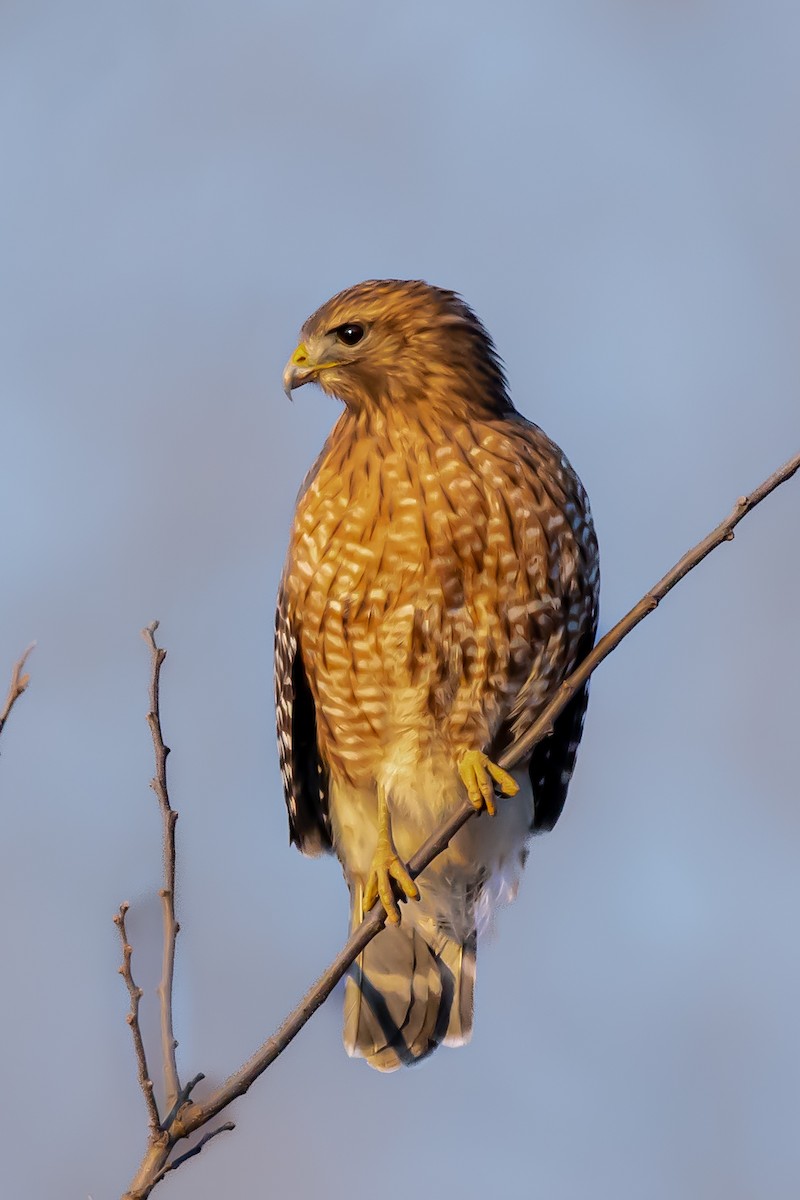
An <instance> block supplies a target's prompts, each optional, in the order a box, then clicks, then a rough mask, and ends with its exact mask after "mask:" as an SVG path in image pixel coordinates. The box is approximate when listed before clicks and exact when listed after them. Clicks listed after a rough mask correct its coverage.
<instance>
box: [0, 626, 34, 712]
mask: <svg viewBox="0 0 800 1200" xmlns="http://www.w3.org/2000/svg"><path fill="white" fill-rule="evenodd" d="M35 645H36V642H31V644H30V646H28V649H27V650H25V651H23V653H22V654H21V655H20V657H19V658H18V659H17V661H16V662H15V663H14V666H13V667H12V668H11V686H10V687H9V689H8V695H7V696H6V702H5V704H4V705H3V708H2V711H0V733H2V732H3V726H4V725H5V723H6V721H7V720H8V718H9V714H10V712H11V710H12V708H13V707H14V705H15V704H16V702H17V700H19V698H20V696H21V695H22V693H23V692H24V691H25V689H26V687H27V686H28V684H29V683H30V679H31V677H30V675H27V674H26V675H23V674H22V672H23V669H24V667H25V663H26V661H27V659H28V655H29V654H30V652H31V650H33V648H34V646H35Z"/></svg>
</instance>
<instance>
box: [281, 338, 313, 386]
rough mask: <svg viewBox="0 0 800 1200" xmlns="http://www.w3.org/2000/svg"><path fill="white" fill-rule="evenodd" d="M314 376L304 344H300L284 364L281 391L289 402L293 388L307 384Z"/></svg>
mask: <svg viewBox="0 0 800 1200" xmlns="http://www.w3.org/2000/svg"><path fill="white" fill-rule="evenodd" d="M315 374H316V367H315V366H314V365H313V363H312V362H311V360H310V358H309V357H308V350H307V349H306V344H305V342H301V343H300V345H299V346H298V347H297V349H296V350H295V352H294V354H293V355H292V357H291V358H290V359H289V361H288V363H287V364H286V369H285V370H284V372H283V390H284V392H285V393H286V395H287V396H288V397H289V399H290V400H291V398H292V392H293V391H294V389H295V388H299V387H302V386H303V384H304V383H308V381H309V380H310V379H313V378H314V376H315Z"/></svg>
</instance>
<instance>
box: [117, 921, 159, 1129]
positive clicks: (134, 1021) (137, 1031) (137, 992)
mask: <svg viewBox="0 0 800 1200" xmlns="http://www.w3.org/2000/svg"><path fill="white" fill-rule="evenodd" d="M128 908H129V905H128V904H127V903H125V904H120V906H119V912H118V913H117V915H116V916H115V917H114V924H115V925H116V927H117V929H118V930H119V936H120V938H121V940H122V966H121V967H120V969H119V973H120V975H121V976H122V978H123V979H124V980H125V985H126V987H127V989H128V992H129V994H130V998H131V1007H130V1012H129V1013H128V1016H127V1017H126V1020H127V1022H128V1024H129V1025H130V1027H131V1036H132V1037H133V1049H134V1052H135V1054H136V1067H137V1073H138V1076H139V1087H140V1088H141V1089H142V1094H143V1095H144V1102H145V1105H146V1106H147V1124H148V1126H149V1128H150V1135H151V1137H152V1136H154V1135H155V1134H156V1133H158V1129H159V1125H160V1118H159V1115H158V1105H157V1104H156V1098H155V1096H154V1095H153V1081H152V1079H151V1078H150V1072H149V1071H148V1069H147V1056H146V1054H145V1049H144V1041H143V1039H142V1031H141V1028H140V1027H139V1001H140V1000H141V998H142V989H141V988H140V987H137V986H136V984H135V983H134V981H133V973H132V971H131V958H132V956H133V950H132V948H131V945H130V942H129V941H128V934H127V931H126V929H125V914H126V913H127V911H128Z"/></svg>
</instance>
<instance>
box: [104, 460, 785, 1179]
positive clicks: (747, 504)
mask: <svg viewBox="0 0 800 1200" xmlns="http://www.w3.org/2000/svg"><path fill="white" fill-rule="evenodd" d="M798 469H800V454H797V455H795V457H794V458H792V459H790V461H789V462H787V463H786V464H785V465H784V466H783V467H781V468H780V470H778V471H776V472H775V473H774V474H773V475H771V476H770V477H769V479H767V480H765V481H764V483H762V484H761V485H760V486H759V487H758V488H756V490H755V491H753V492H752V493H751V494H750V495H749V496H744V497H742V498H741V499H740V500H739V501H738V502H737V504H736V506H735V507H734V509H733V511H732V512H731V514H730V515H729V516H728V517H727V518H726V519H725V520H724V521H722V522H721V523H720V525H718V526H717V527H716V529H714V530H712V532H711V533H710V534H708V536H707V537H705V538H704V539H703V540H702V541H701V542H698V544H697V545H696V546H695V547H694V548H693V549H692V550H690V551H689V552H688V553H687V554H685V555H684V556H683V558H681V559H680V560H679V561H678V562H677V563H676V564H675V566H674V567H673V568H672V570H670V571H669V572H667V574H666V575H665V576H664V577H663V579H661V580H660V581H659V582H658V583H657V584H656V585H655V586H654V587H653V588H652V589H651V590H650V591H649V592H648V593H647V594H646V595H645V596H644V597H643V598H642V599H641V600H640V601H639V603H638V604H636V605H635V606H634V607H633V608H632V609H631V610H630V612H629V613H628V614H627V615H626V616H625V617H623V619H622V620H621V621H619V622H618V623H617V624H616V625H615V626H614V628H613V629H612V630H611V631H610V632H609V633H607V634H606V635H605V637H604V638H602V639H601V640H600V641H599V642H598V643H597V646H596V647H595V648H594V650H593V651H592V653H591V654H590V655H589V656H588V657H587V658H586V659H585V660H584V662H583V663H582V664H581V665H580V667H578V669H577V670H576V671H574V672H573V673H572V674H571V675H570V676H569V678H568V679H566V680H565V681H564V683H563V684H562V686H561V687H560V688H559V690H558V692H557V693H556V695H555V696H554V698H553V700H552V701H551V702H550V704H548V705H547V707H546V708H545V709H544V711H543V712H542V714H541V716H540V718H539V720H538V721H537V722H536V724H535V725H534V726H533V728H532V729H531V730H530V731H529V732H528V733H526V735H525V736H524V737H523V738H521V739H519V741H518V742H517V743H516V744H515V745H514V746H512V747H511V748H510V749H509V750H508V751H507V752H506V754H505V755H504V756H503V757H502V758H501V760H500V762H501V765H502V766H503V767H505V768H506V769H509V768H510V767H512V766H514V765H516V764H517V763H519V762H520V761H521V760H522V759H524V758H525V757H526V756H527V755H528V754H529V753H530V751H531V750H532V749H533V746H534V745H535V744H536V743H537V742H538V741H540V740H541V739H542V738H544V737H546V736H547V734H548V733H550V732H551V730H552V727H553V722H554V721H555V719H556V717H557V716H558V715H559V713H560V712H561V711H562V710H563V708H564V707H565V705H566V704H567V703H568V702H569V700H570V698H571V697H572V696H573V695H574V693H575V692H576V691H577V689H578V688H580V687H582V686H583V684H584V683H585V682H586V680H587V679H588V678H589V676H590V675H591V674H592V672H593V671H594V670H595V668H596V667H597V666H599V664H600V663H601V662H602V661H603V660H604V659H605V658H607V657H608V655H609V654H610V653H611V651H612V650H613V649H614V648H615V647H616V646H618V645H619V643H620V642H621V641H622V639H623V638H624V637H626V636H627V634H628V633H630V631H631V630H632V629H633V628H634V626H636V625H637V624H638V623H639V622H640V621H641V620H643V619H644V618H645V617H646V616H647V615H648V614H649V613H651V612H653V611H654V609H655V608H656V607H657V606H658V603H659V601H660V600H661V599H662V598H663V597H664V596H665V595H666V594H667V592H669V591H670V590H671V589H672V588H673V587H674V586H675V584H676V583H678V582H679V581H680V580H681V579H682V578H683V577H684V576H685V575H687V574H688V572H689V571H691V570H692V569H693V568H694V567H696V566H697V565H698V563H700V562H702V560H703V559H704V558H705V557H706V555H708V554H709V553H710V552H711V551H712V550H713V549H714V548H715V547H716V546H718V545H719V544H720V543H721V542H723V541H726V540H727V541H730V540H731V539H732V537H733V530H734V527H735V526H736V525H737V524H738V523H739V521H741V520H742V518H743V517H744V516H745V515H746V514H747V513H748V512H750V511H751V509H753V508H755V507H756V505H757V504H760V503H761V501H762V500H764V499H765V498H766V497H767V496H768V495H769V494H770V493H771V492H772V491H774V490H775V488H777V487H778V486H779V485H780V484H782V483H785V482H786V481H787V480H788V479H790V478H791V477H792V475H794V474H795V472H796V471H797V470H798ZM153 645H154V643H153ZM162 653H163V652H162ZM474 815H475V809H474V808H473V806H472V805H471V804H470V803H469V801H467V800H465V801H463V803H462V804H461V806H460V807H459V808H458V809H457V810H456V811H455V812H454V813H453V814H452V815H451V816H450V817H449V818H448V820H447V821H446V822H444V823H443V824H442V826H441V827H440V828H439V829H438V830H437V831H436V832H435V833H433V834H432V835H431V837H429V838H428V840H427V841H426V842H425V844H424V845H423V846H421V847H420V849H419V850H418V851H417V853H416V854H415V855H414V856H413V857H412V859H411V860H410V862H409V863H408V872H409V874H410V875H411V877H412V878H416V877H417V876H418V875H420V874H421V872H422V871H424V870H425V868H426V867H427V866H429V865H430V863H431V862H432V861H433V860H434V859H435V858H436V857H437V856H438V855H439V854H441V852H442V851H443V850H444V849H445V848H446V847H447V845H448V844H449V842H450V840H451V839H452V838H453V837H454V836H455V834H456V833H457V832H458V831H459V829H461V827H462V826H463V825H465V824H466V823H467V821H469V820H470V818H471V817H473V816H474ZM173 864H174V838H173ZM385 920H386V914H385V912H384V910H383V907H382V905H381V904H380V902H376V904H375V906H373V908H372V909H371V911H370V912H369V913H367V915H366V916H365V918H364V920H363V921H362V923H361V925H360V926H359V927H358V929H356V930H355V932H354V933H353V934H352V935H351V937H350V938H349V939H348V941H347V943H346V945H345V946H344V947H343V949H342V950H341V951H340V953H339V954H338V955H337V956H336V958H335V959H334V961H333V962H332V963H331V965H330V966H329V967H328V969H327V971H325V973H324V974H323V975H322V976H321V977H320V978H319V979H318V980H317V982H316V983H315V984H314V986H313V987H312V988H310V990H309V991H308V992H307V993H306V995H305V996H304V997H303V999H302V1000H301V1001H300V1003H299V1004H298V1005H297V1007H296V1008H295V1009H294V1010H293V1011H292V1012H291V1013H290V1014H289V1016H288V1017H287V1018H286V1020H285V1021H284V1022H283V1024H282V1025H281V1026H280V1028H279V1029H278V1030H277V1032H276V1033H275V1034H273V1036H272V1037H271V1038H269V1039H268V1040H267V1041H266V1042H265V1043H264V1044H263V1045H262V1046H261V1048H260V1049H259V1050H257V1051H256V1053H255V1054H254V1055H253V1057H252V1058H251V1059H249V1060H248V1062H246V1063H245V1064H243V1066H241V1067H240V1068H239V1070H238V1071H236V1072H235V1073H234V1074H233V1075H231V1076H229V1078H228V1079H226V1080H225V1082H224V1083H223V1084H222V1085H221V1086H220V1087H219V1088H217V1089H216V1090H215V1091H214V1092H212V1093H211V1095H210V1096H207V1097H206V1098H205V1099H204V1100H202V1101H200V1102H198V1103H193V1102H191V1101H188V1100H187V1102H186V1103H185V1104H183V1105H181V1104H180V1103H178V1105H177V1109H176V1111H175V1113H174V1116H173V1114H172V1113H171V1114H170V1117H171V1118H172V1119H170V1120H169V1122H168V1126H167V1128H168V1134H167V1133H165V1134H163V1135H162V1141H161V1142H160V1143H158V1142H156V1141H155V1140H154V1139H152V1138H151V1141H150V1144H149V1146H148V1149H147V1152H146V1154H145V1157H144V1159H143V1160H142V1163H141V1165H140V1167H139V1170H138V1171H137V1174H136V1177H135V1178H134V1180H133V1183H132V1184H131V1187H130V1190H129V1191H128V1192H126V1193H125V1197H124V1198H123V1200H145V1198H146V1197H147V1196H149V1195H150V1192H151V1191H152V1189H153V1187H154V1186H155V1184H156V1183H158V1182H159V1181H160V1180H161V1179H163V1177H164V1175H165V1174H166V1173H167V1171H168V1170H169V1167H168V1166H167V1162H168V1158H169V1155H170V1153H171V1152H172V1149H173V1148H174V1146H175V1145H176V1144H177V1143H178V1142H179V1141H181V1140H182V1139H184V1138H187V1137H190V1136H191V1135H192V1134H193V1133H195V1132H196V1131H197V1130H198V1129H200V1128H202V1127H203V1126H204V1125H206V1124H208V1123H209V1122H210V1121H211V1120H213V1118H214V1117H215V1116H217V1115H218V1114H219V1113H220V1112H221V1111H222V1110H223V1109H224V1108H226V1107H227V1106H228V1105H229V1104H230V1103H231V1101H233V1100H235V1099H236V1098H237V1097H238V1096H242V1095H243V1094H244V1093H245V1092H246V1091H247V1090H248V1089H249V1088H250V1087H251V1086H252V1084H253V1083H254V1082H255V1080H256V1079H258V1077H259V1076H260V1075H261V1074H262V1073H263V1072H264V1071H265V1070H266V1069H267V1067H269V1066H270V1065H271V1063H273V1062H274V1061H275V1059H276V1058H277V1057H278V1055H279V1054H281V1053H282V1052H283V1051H284V1050H285V1049H286V1047H287V1046H288V1045H289V1043H290V1042H291V1041H292V1040H293V1039H294V1038H295V1037H296V1036H297V1034H298V1033H299V1032H300V1030H301V1029H302V1028H303V1026H304V1025H305V1024H306V1022H307V1021H308V1020H309V1019H310V1018H311V1017H312V1016H313V1014H314V1013H315V1012H316V1010H317V1009H318V1008H319V1007H320V1005H321V1004H322V1003H323V1002H324V1001H325V1000H326V999H327V997H328V996H329V995H330V993H331V992H332V991H333V989H334V987H335V986H336V984H337V983H338V982H339V980H340V979H341V978H342V977H343V976H344V975H345V974H346V972H347V971H348V969H349V968H350V967H351V966H352V964H353V963H354V962H355V960H356V959H357V958H358V956H359V954H360V953H361V952H362V951H363V949H364V948H365V946H367V945H368V943H369V942H370V941H371V940H372V939H373V938H374V937H375V935H376V934H377V933H378V932H379V931H380V930H381V929H382V927H383V925H384V922H385ZM187 1095H188V1093H187ZM222 1128H225V1126H223V1127H221V1128H220V1129H219V1130H215V1131H214V1133H215V1134H216V1133H217V1132H221V1130H222ZM164 1139H165V1140H164ZM206 1140H207V1139H203V1144H204V1143H205V1141H206ZM185 1158H186V1155H183V1156H181V1159H180V1160H178V1159H176V1160H175V1162H178V1161H185Z"/></svg>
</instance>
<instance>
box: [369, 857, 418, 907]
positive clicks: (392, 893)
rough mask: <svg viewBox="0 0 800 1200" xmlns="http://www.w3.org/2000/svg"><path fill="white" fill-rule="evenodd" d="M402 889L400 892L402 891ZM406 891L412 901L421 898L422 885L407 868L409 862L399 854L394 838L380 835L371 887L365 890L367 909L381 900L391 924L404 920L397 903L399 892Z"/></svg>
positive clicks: (373, 861)
mask: <svg viewBox="0 0 800 1200" xmlns="http://www.w3.org/2000/svg"><path fill="white" fill-rule="evenodd" d="M398 889H399V892H398ZM399 893H402V894H403V895H405V896H406V897H407V898H408V899H409V900H419V888H418V887H417V885H416V884H415V883H414V880H413V879H412V878H411V876H410V875H409V873H408V871H407V870H406V866H405V863H403V862H401V860H400V858H399V857H398V855H397V853H396V851H395V848H394V846H393V845H392V842H391V839H390V838H388V837H383V836H381V837H379V838H378V847H377V849H376V851H375V857H374V858H373V860H372V866H371V867H370V871H369V877H368V878H367V886H366V889H365V891H364V911H365V912H368V911H369V910H370V909H371V908H372V906H373V904H374V903H375V901H376V900H377V899H378V898H380V902H381V904H382V905H383V907H384V908H385V910H386V920H387V921H388V922H389V924H390V925H398V924H399V923H400V909H399V907H398V904H397V894H399Z"/></svg>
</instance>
